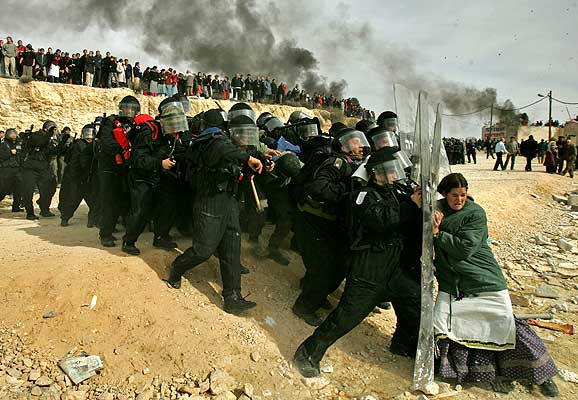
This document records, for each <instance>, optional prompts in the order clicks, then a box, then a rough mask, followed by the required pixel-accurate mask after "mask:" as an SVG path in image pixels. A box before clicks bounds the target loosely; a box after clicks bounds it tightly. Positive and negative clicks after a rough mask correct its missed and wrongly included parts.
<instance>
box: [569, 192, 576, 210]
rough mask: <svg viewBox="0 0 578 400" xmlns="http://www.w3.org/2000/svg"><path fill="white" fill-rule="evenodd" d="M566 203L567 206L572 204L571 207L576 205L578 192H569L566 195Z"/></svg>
mask: <svg viewBox="0 0 578 400" xmlns="http://www.w3.org/2000/svg"><path fill="white" fill-rule="evenodd" d="M567 204H568V205H569V206H572V207H574V206H578V194H576V193H570V194H569V195H568V202H567Z"/></svg>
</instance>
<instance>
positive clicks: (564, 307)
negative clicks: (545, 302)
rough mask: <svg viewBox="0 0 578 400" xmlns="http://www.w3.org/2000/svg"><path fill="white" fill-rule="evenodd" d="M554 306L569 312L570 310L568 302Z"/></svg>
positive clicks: (558, 309)
mask: <svg viewBox="0 0 578 400" xmlns="http://www.w3.org/2000/svg"><path fill="white" fill-rule="evenodd" d="M554 308H555V309H556V310H557V311H563V312H568V311H569V307H568V303H565V302H562V303H558V304H556V305H555V306H554Z"/></svg>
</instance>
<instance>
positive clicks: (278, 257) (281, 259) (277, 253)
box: [269, 249, 289, 265]
mask: <svg viewBox="0 0 578 400" xmlns="http://www.w3.org/2000/svg"><path fill="white" fill-rule="evenodd" d="M269 258H270V259H271V260H273V261H275V262H276V263H277V264H280V265H289V259H288V258H287V257H285V255H284V254H283V253H282V252H281V250H279V249H269Z"/></svg>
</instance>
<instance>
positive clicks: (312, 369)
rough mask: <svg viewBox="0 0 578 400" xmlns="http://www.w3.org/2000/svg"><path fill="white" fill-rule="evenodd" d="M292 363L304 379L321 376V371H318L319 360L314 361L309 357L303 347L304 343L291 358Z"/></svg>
mask: <svg viewBox="0 0 578 400" xmlns="http://www.w3.org/2000/svg"><path fill="white" fill-rule="evenodd" d="M293 363H294V364H295V368H297V369H298V370H299V373H300V374H301V375H303V376H304V377H305V378H315V377H317V376H319V375H321V371H320V370H319V360H314V359H313V358H312V357H311V355H310V354H309V352H308V351H307V348H306V347H305V343H302V344H301V345H300V346H299V347H298V348H297V351H296V352H295V355H294V356H293Z"/></svg>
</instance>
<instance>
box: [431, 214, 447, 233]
mask: <svg viewBox="0 0 578 400" xmlns="http://www.w3.org/2000/svg"><path fill="white" fill-rule="evenodd" d="M443 220H444V214H443V213H442V212H441V211H439V210H435V211H434V215H433V234H434V236H437V235H438V234H439V233H440V225H441V224H442V221H443Z"/></svg>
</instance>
